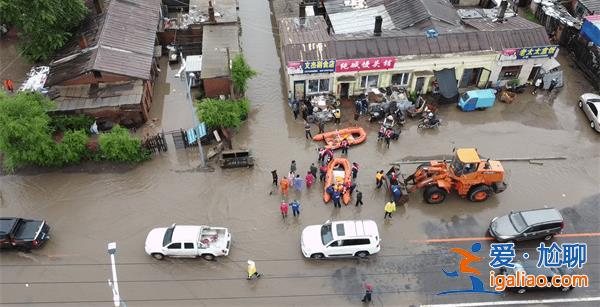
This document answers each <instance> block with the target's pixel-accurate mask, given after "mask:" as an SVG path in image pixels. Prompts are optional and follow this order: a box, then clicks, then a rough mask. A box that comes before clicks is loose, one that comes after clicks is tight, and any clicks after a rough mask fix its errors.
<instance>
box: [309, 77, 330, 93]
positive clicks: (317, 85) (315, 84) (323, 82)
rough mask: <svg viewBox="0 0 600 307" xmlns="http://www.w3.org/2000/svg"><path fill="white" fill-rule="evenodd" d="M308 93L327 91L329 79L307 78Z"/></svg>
mask: <svg viewBox="0 0 600 307" xmlns="http://www.w3.org/2000/svg"><path fill="white" fill-rule="evenodd" d="M308 92H309V93H323V92H329V79H314V80H308Z"/></svg>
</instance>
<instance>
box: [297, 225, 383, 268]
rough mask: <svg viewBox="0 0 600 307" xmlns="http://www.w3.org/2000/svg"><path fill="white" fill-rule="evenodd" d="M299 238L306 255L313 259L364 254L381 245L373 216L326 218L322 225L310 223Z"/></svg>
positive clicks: (363, 255)
mask: <svg viewBox="0 0 600 307" xmlns="http://www.w3.org/2000/svg"><path fill="white" fill-rule="evenodd" d="M300 242H301V246H302V254H304V257H307V258H313V259H321V258H333V257H353V256H356V257H360V258H365V257H367V256H369V255H372V254H375V253H378V252H379V250H380V249H381V247H380V245H379V243H380V242H381V239H380V238H379V231H378V230H377V224H376V223H375V222H373V221H371V220H360V221H337V222H330V221H327V222H325V224H323V225H311V226H308V227H306V228H304V230H303V231H302V238H301V239H300Z"/></svg>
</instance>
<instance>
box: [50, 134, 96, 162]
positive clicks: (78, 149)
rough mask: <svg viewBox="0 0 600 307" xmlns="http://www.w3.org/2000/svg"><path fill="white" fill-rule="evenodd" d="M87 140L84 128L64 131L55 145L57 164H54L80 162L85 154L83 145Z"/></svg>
mask: <svg viewBox="0 0 600 307" xmlns="http://www.w3.org/2000/svg"><path fill="white" fill-rule="evenodd" d="M87 141H88V136H87V133H86V132H85V130H78V131H71V130H69V131H66V132H65V135H64V136H63V139H62V141H61V142H60V143H58V144H57V145H56V146H55V152H56V157H57V159H56V161H57V164H56V165H54V166H63V165H67V164H74V163H78V162H80V161H81V159H82V158H83V157H85V156H87V148H86V147H85V144H86V143H87Z"/></svg>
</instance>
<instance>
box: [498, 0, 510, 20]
mask: <svg viewBox="0 0 600 307" xmlns="http://www.w3.org/2000/svg"><path fill="white" fill-rule="evenodd" d="M507 7H508V1H506V0H502V2H500V11H499V12H498V21H500V22H502V21H503V20H504V14H505V13H506V8H507Z"/></svg>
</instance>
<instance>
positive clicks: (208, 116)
mask: <svg viewBox="0 0 600 307" xmlns="http://www.w3.org/2000/svg"><path fill="white" fill-rule="evenodd" d="M249 110H250V102H249V101H248V99H245V98H244V99H241V100H237V101H232V100H219V99H204V100H202V101H200V102H199V103H198V108H197V111H196V115H197V116H198V118H199V119H200V120H201V121H203V122H204V123H206V125H207V126H209V127H215V128H221V130H222V131H223V133H224V134H225V138H226V139H227V141H228V143H229V144H228V146H229V147H230V148H231V137H230V133H229V129H230V128H237V127H239V126H240V125H241V124H242V120H243V119H245V118H246V117H247V116H248V112H249Z"/></svg>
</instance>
